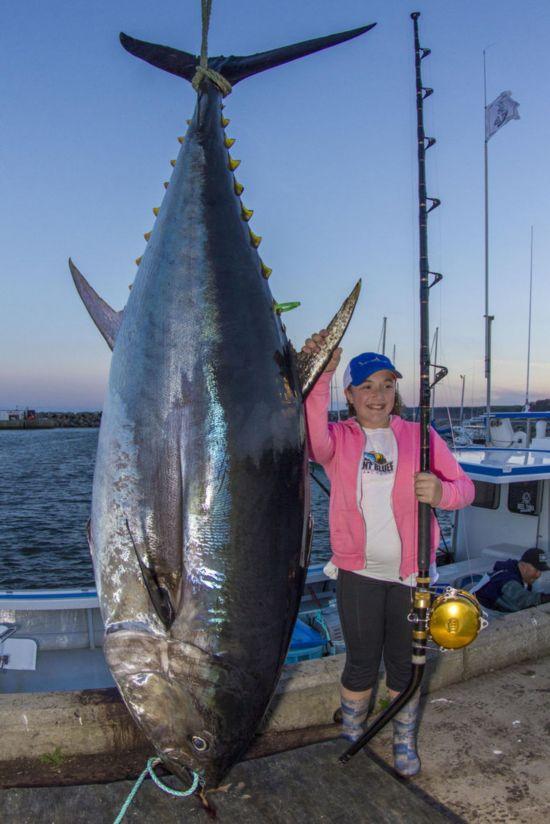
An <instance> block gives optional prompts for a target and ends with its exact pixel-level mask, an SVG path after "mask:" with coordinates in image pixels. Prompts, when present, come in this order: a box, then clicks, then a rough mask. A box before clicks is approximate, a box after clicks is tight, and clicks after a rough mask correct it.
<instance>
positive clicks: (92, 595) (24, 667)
mask: <svg viewBox="0 0 550 824" xmlns="http://www.w3.org/2000/svg"><path fill="white" fill-rule="evenodd" d="M334 616H336V605H335V582H334V581H331V580H330V579H329V578H327V577H326V575H325V574H324V573H323V564H314V565H312V566H310V567H309V571H308V576H307V580H306V585H305V590H304V595H303V598H302V602H301V606H300V613H299V623H298V624H297V628H296V630H295V631H294V633H293V637H292V641H291V645H290V649H289V653H288V656H287V659H286V660H287V664H295V663H299V662H300V661H304V660H311V659H312V658H320V657H321V656H323V655H325V654H330V653H334V652H337V651H338V652H340V651H342V649H341V648H342V644H343V642H339V643H338V644H332V642H331V635H330V631H329V629H328V626H329V625H330V626H331V627H334V634H335V636H338V631H339V630H338V627H339V625H338V627H336V626H335V620H334ZM103 631H104V628H103V621H102V619H101V613H100V611H99V600H98V597H97V592H96V590H95V589H93V588H84V589H37V590H14V591H7V590H5V591H0V693H33V692H58V691H61V692H63V691H73V690H83V689H103V688H107V687H114V681H113V678H112V676H111V673H110V671H109V668H108V667H107V664H106V662H105V658H104V656H103V649H102V643H103Z"/></svg>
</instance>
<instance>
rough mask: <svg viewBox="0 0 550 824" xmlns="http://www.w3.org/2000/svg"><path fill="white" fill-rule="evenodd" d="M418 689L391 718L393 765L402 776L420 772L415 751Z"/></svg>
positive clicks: (408, 776)
mask: <svg viewBox="0 0 550 824" xmlns="http://www.w3.org/2000/svg"><path fill="white" fill-rule="evenodd" d="M419 705H420V690H417V691H416V692H415V694H414V695H413V697H412V698H411V699H410V701H409V702H408V703H407V704H405V706H404V707H403V709H402V710H399V712H398V713H397V715H396V716H395V717H394V719H393V765H394V767H395V771H396V772H397V773H398V774H399V775H401V776H403V778H411V777H412V776H413V775H417V774H418V773H419V772H420V758H419V757H418V753H417V751H416V734H417V731H418V714H419Z"/></svg>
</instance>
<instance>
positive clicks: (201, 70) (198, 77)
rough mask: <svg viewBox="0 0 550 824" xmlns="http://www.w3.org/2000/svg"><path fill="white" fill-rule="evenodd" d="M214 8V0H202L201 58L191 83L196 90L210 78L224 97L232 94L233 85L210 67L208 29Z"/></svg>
mask: <svg viewBox="0 0 550 824" xmlns="http://www.w3.org/2000/svg"><path fill="white" fill-rule="evenodd" d="M211 10H212V0H201V14H202V39H201V59H200V63H199V65H198V66H197V70H196V72H195V76H194V77H193V80H192V81H191V85H192V86H193V88H194V89H195V91H196V92H198V91H199V87H200V85H201V83H202V81H203V80H204V79H207V80H210V81H211V82H212V83H214V85H215V86H217V87H218V89H219V90H220V92H221V93H222V95H223V97H227V95H228V94H231V92H232V90H233V87H232V86H231V83H230V82H229V81H228V80H226V79H225V77H224V76H223V75H222V74H220V73H219V72H217V71H215V70H214V69H209V68H208V30H209V28H210V12H211Z"/></svg>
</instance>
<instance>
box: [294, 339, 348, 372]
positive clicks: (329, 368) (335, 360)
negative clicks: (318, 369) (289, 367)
mask: <svg viewBox="0 0 550 824" xmlns="http://www.w3.org/2000/svg"><path fill="white" fill-rule="evenodd" d="M327 335H328V332H327V330H326V329H321V330H320V331H319V332H314V333H313V334H312V336H311V337H310V338H308V339H307V340H306V342H305V343H304V345H303V346H302V352H305V353H306V354H308V355H314V354H315V353H316V352H320V351H321V346H322V344H323V343H324V339H325V338H326V337H327ZM341 357H342V347H341V346H338V347H337V348H336V349H335V350H334V352H333V353H332V358H331V359H330V360H329V362H328V363H327V365H326V366H325V372H334V370H335V369H336V367H337V366H338V364H339V363H340V358H341Z"/></svg>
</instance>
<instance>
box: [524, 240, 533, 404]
mask: <svg viewBox="0 0 550 824" xmlns="http://www.w3.org/2000/svg"><path fill="white" fill-rule="evenodd" d="M532 298H533V227H532V226H531V265H530V267H529V329H528V333H527V382H526V385H525V409H526V410H528V409H529V367H530V363H531V306H532Z"/></svg>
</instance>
